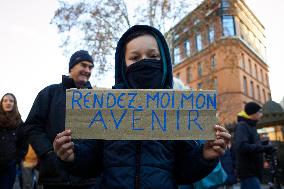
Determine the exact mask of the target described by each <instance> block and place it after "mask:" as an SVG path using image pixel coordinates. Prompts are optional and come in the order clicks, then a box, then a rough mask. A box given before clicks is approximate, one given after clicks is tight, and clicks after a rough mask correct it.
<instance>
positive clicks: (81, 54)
mask: <svg viewBox="0 0 284 189" xmlns="http://www.w3.org/2000/svg"><path fill="white" fill-rule="evenodd" d="M82 61H88V62H90V63H92V64H93V58H92V56H91V55H90V54H89V53H88V51H85V50H79V51H76V52H75V53H74V54H72V56H71V58H70V61H69V72H70V70H71V69H72V68H73V67H74V66H75V65H76V64H78V63H80V62H82Z"/></svg>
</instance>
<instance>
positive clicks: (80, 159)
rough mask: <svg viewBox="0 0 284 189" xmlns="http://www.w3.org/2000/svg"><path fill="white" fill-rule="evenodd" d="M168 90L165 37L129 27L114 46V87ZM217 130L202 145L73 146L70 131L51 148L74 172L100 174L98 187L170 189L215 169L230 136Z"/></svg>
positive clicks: (102, 143)
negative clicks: (210, 138) (100, 179)
mask: <svg viewBox="0 0 284 189" xmlns="http://www.w3.org/2000/svg"><path fill="white" fill-rule="evenodd" d="M172 88H173V75H172V64H171V58H170V53H169V49H168V46H167V43H166V41H165V38H164V36H163V35H162V34H161V33H160V31H158V30H157V29H155V28H153V27H150V26H145V25H136V26H133V27H131V28H130V29H128V30H127V31H126V32H125V33H124V34H123V36H122V37H121V38H120V40H119V42H118V44H117V48H116V54H115V85H114V86H113V89H172ZM215 129H216V137H217V139H216V140H215V141H208V142H206V143H205V144H204V145H202V144H199V143H197V142H195V141H155V140H151V141H149V140H146V141H143V140H142V141H141V140H140V141H99V140H92V141H90V142H89V143H85V144H80V145H75V146H74V144H73V143H72V142H71V131H70V130H66V131H64V132H62V133H59V134H58V135H57V137H56V138H55V140H54V150H55V152H56V153H57V155H58V157H59V158H60V159H61V160H63V161H67V162H72V163H71V164H72V169H73V171H74V172H76V173H77V174H80V175H85V176H94V174H100V173H101V175H102V181H101V187H102V188H126V189H127V188H131V189H133V188H148V189H149V188H153V189H154V188H155V189H159V188H163V189H167V188H168V189H174V188H177V185H178V184H181V183H193V182H195V181H197V180H200V179H201V178H203V177H205V176H206V175H208V174H209V173H210V172H211V171H212V170H213V169H214V167H215V166H216V164H217V162H218V157H219V156H220V155H222V154H224V151H225V148H226V146H227V144H228V143H229V140H230V135H229V134H228V132H227V131H226V129H224V128H223V127H220V126H215ZM101 154H102V155H101ZM101 165H102V166H101ZM99 167H100V168H101V171H98V168H99Z"/></svg>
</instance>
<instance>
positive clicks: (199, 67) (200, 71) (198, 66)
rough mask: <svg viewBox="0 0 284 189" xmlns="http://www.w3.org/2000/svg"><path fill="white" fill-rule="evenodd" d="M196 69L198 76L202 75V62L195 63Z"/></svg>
mask: <svg viewBox="0 0 284 189" xmlns="http://www.w3.org/2000/svg"><path fill="white" fill-rule="evenodd" d="M197 71H198V77H199V78H200V77H202V64H201V62H199V63H198V64H197Z"/></svg>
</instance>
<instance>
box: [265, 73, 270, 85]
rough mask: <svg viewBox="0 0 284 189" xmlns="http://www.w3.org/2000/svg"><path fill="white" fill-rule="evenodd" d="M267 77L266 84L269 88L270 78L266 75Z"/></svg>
mask: <svg viewBox="0 0 284 189" xmlns="http://www.w3.org/2000/svg"><path fill="white" fill-rule="evenodd" d="M265 77H266V84H267V86H269V81H268V76H267V74H265Z"/></svg>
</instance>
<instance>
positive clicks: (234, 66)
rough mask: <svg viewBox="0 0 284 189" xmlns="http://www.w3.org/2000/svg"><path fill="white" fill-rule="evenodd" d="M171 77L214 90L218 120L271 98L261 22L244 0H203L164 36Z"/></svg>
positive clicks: (226, 121)
mask: <svg viewBox="0 0 284 189" xmlns="http://www.w3.org/2000/svg"><path fill="white" fill-rule="evenodd" d="M166 38H167V41H168V43H169V46H170V49H171V51H172V55H173V56H172V57H173V64H174V71H173V72H174V76H175V77H177V78H180V79H181V80H182V81H183V82H184V84H186V85H188V86H190V87H192V88H195V89H215V90H217V93H218V96H217V101H218V107H217V112H218V116H219V121H220V123H222V124H230V123H233V122H235V121H236V115H237V113H238V112H239V111H241V110H242V109H243V106H244V104H245V103H247V102H249V101H252V100H253V101H256V102H258V103H260V104H264V103H265V102H266V101H268V100H270V99H271V91H270V87H269V78H268V65H267V64H266V60H265V48H266V47H265V35H264V26H263V25H262V24H261V23H260V21H259V20H258V19H257V17H256V16H255V15H254V14H253V12H252V11H251V10H250V9H249V7H248V6H247V5H246V4H245V2H244V0H204V1H203V2H202V3H201V4H200V5H199V6H198V7H197V8H196V9H195V10H193V11H192V12H190V13H189V14H188V15H187V16H186V17H184V18H183V19H182V20H181V21H180V22H179V23H178V24H177V25H176V26H174V27H173V28H172V29H171V30H170V31H169V32H168V33H167V34H166Z"/></svg>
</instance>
